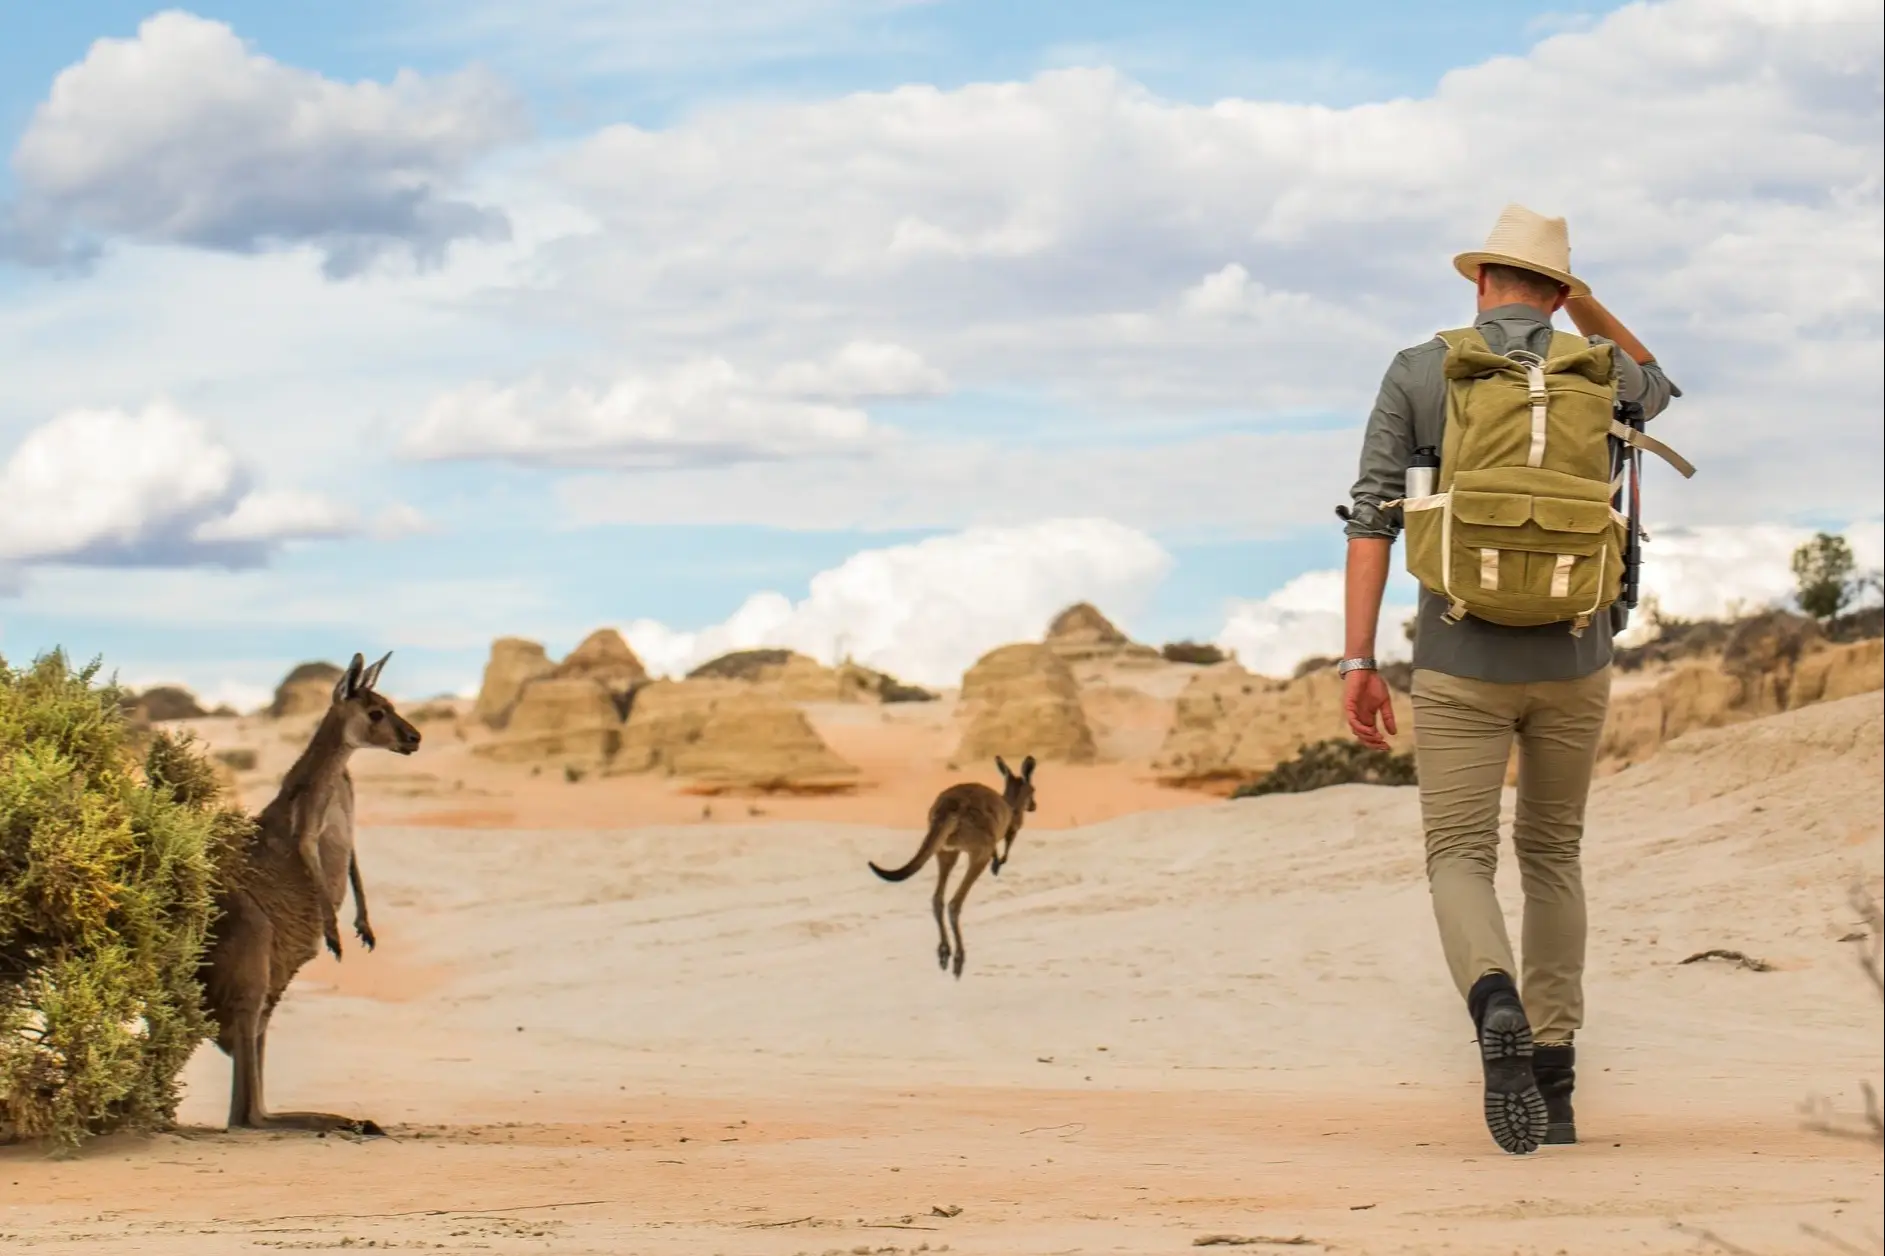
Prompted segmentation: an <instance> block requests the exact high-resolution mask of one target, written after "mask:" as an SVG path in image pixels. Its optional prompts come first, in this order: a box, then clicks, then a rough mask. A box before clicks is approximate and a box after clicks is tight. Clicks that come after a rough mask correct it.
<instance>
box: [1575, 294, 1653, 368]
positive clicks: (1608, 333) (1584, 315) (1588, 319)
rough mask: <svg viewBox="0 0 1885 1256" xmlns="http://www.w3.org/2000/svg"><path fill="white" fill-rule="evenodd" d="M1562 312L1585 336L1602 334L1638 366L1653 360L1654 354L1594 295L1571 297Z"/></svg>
mask: <svg viewBox="0 0 1885 1256" xmlns="http://www.w3.org/2000/svg"><path fill="white" fill-rule="evenodd" d="M1564 312H1565V313H1566V314H1569V315H1570V316H1571V321H1572V322H1573V323H1576V324H1577V329H1578V330H1579V331H1581V332H1583V333H1584V334H1585V335H1586V336H1602V337H1603V338H1604V339H1605V340H1608V341H1610V342H1611V343H1612V344H1614V345H1616V346H1617V348H1619V349H1621V350H1623V351H1624V352H1625V353H1627V354H1629V355H1630V360H1631V361H1632V362H1635V363H1636V364H1637V365H1638V366H1642V365H1643V364H1645V363H1648V362H1654V361H1655V360H1656V355H1655V354H1653V353H1651V352H1650V351H1649V350H1648V349H1646V348H1644V347H1643V342H1642V341H1640V340H1638V339H1637V338H1636V337H1635V336H1633V335H1631V334H1630V329H1629V328H1628V327H1625V326H1624V325H1623V324H1622V323H1621V322H1619V321H1618V320H1617V316H1616V315H1615V314H1612V313H1611V312H1610V311H1609V310H1606V309H1605V308H1604V307H1603V305H1602V304H1601V303H1600V302H1599V301H1598V300H1597V298H1596V297H1572V298H1571V299H1570V300H1568V301H1566V302H1565V303H1564Z"/></svg>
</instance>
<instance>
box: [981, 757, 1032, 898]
mask: <svg viewBox="0 0 1885 1256" xmlns="http://www.w3.org/2000/svg"><path fill="white" fill-rule="evenodd" d="M995 766H996V767H997V768H999V769H1001V797H1002V801H1004V802H1006V803H1007V804H1008V831H1007V832H1006V833H1004V834H1002V842H1001V850H1000V851H999V852H997V853H996V855H995V858H994V860H993V862H991V863H990V864H989V871H990V872H993V873H994V874H995V875H996V876H1000V875H1001V866H1002V865H1003V864H1005V863H1007V862H1008V854H1009V852H1010V851H1012V850H1013V849H1014V839H1015V835H1016V834H1018V833H1020V832H1021V819H1022V817H1023V816H1025V815H1026V814H1027V813H1028V812H1030V811H1032V810H1034V756H1033V755H1029V756H1028V757H1027V758H1025V759H1023V760H1021V770H1020V771H1019V772H1015V771H1011V770H1010V769H1009V767H1008V765H1007V764H1006V763H1004V762H1003V761H1002V757H1001V756H1000V755H996V756H995Z"/></svg>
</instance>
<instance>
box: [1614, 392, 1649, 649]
mask: <svg viewBox="0 0 1885 1256" xmlns="http://www.w3.org/2000/svg"><path fill="white" fill-rule="evenodd" d="M1617 422H1619V423H1621V424H1623V426H1625V427H1627V428H1629V429H1630V430H1631V431H1633V432H1636V433H1639V434H1640V433H1641V432H1642V431H1643V427H1644V425H1645V424H1646V423H1647V422H1648V420H1646V419H1645V418H1644V417H1643V407H1642V406H1640V405H1638V404H1637V403H1636V402H1634V401H1621V402H1618V403H1617ZM1626 478H1627V480H1628V483H1627V484H1625V483H1624V481H1625V479H1626ZM1610 479H1611V482H1612V483H1614V484H1616V485H1617V486H1618V487H1617V491H1616V493H1615V494H1613V495H1612V497H1611V499H1610V505H1611V508H1612V509H1614V510H1616V511H1618V512H1620V513H1621V514H1622V515H1623V516H1624V517H1625V518H1626V519H1628V520H1629V523H1628V528H1629V532H1628V535H1627V536H1626V537H1625V538H1624V541H1623V588H1622V590H1621V592H1620V593H1619V595H1618V597H1617V600H1616V602H1615V603H1614V604H1613V605H1612V606H1611V608H1610V623H1611V627H1612V628H1613V629H1614V630H1615V631H1617V632H1622V631H1623V630H1624V629H1625V628H1627V627H1629V625H1630V612H1631V611H1633V610H1635V609H1636V603H1637V598H1638V595H1639V594H1640V593H1641V590H1642V575H1643V451H1642V450H1640V449H1638V448H1637V447H1636V446H1634V445H1631V444H1627V443H1626V442H1624V441H1621V440H1618V439H1617V438H1616V437H1614V436H1613V437H1611V438H1610ZM1625 499H1627V500H1628V502H1629V505H1628V507H1627V508H1626V507H1625V505H1624V500H1625Z"/></svg>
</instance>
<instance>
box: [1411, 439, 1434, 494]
mask: <svg viewBox="0 0 1885 1256" xmlns="http://www.w3.org/2000/svg"><path fill="white" fill-rule="evenodd" d="M1439 479H1440V451H1439V450H1437V449H1435V448H1434V447H1433V446H1432V445H1422V446H1420V447H1419V448H1418V449H1416V450H1414V456H1413V458H1412V459H1410V460H1409V461H1408V464H1407V493H1406V496H1407V498H1408V499H1409V500H1410V501H1411V500H1412V499H1414V498H1417V497H1432V496H1433V490H1434V486H1435V484H1436V483H1438V481H1439Z"/></svg>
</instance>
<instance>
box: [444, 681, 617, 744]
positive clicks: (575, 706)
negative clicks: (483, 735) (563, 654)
mask: <svg viewBox="0 0 1885 1256" xmlns="http://www.w3.org/2000/svg"><path fill="white" fill-rule="evenodd" d="M621 745H622V716H621V710H620V708H619V707H618V706H617V705H616V702H615V699H614V697H613V695H611V694H610V693H609V691H608V690H607V689H605V688H603V687H602V685H601V684H600V683H599V682H598V681H594V680H590V679H588V678H587V677H583V676H571V677H551V676H544V677H540V678H538V679H536V680H533V681H531V682H530V683H529V684H527V685H525V686H524V687H523V692H522V693H521V694H519V695H518V697H517V700H516V701H515V702H514V703H513V704H512V705H511V707H510V708H509V710H508V711H507V712H506V719H505V722H504V735H503V736H501V737H499V738H497V739H496V740H494V741H488V742H485V743H483V744H482V745H479V746H476V747H474V748H473V750H472V753H474V754H478V755H482V756H484V757H485V758H488V759H493V760H496V761H497V762H499V763H540V762H568V763H583V764H587V765H597V764H602V763H606V762H607V761H608V760H610V759H611V758H613V757H614V755H615V753H616V752H617V751H618V750H619V749H620V748H621Z"/></svg>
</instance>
